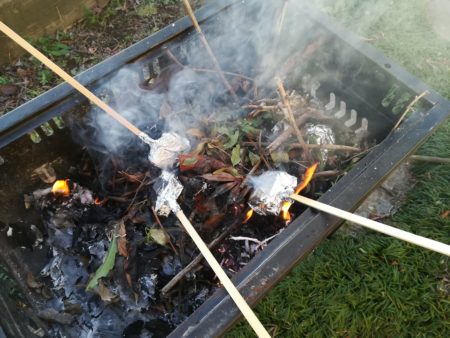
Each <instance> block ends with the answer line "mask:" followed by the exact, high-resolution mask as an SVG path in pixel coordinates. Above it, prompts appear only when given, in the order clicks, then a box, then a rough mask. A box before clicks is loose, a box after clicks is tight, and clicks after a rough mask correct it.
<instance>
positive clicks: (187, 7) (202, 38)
mask: <svg viewBox="0 0 450 338" xmlns="http://www.w3.org/2000/svg"><path fill="white" fill-rule="evenodd" d="M183 5H184V8H185V10H186V13H187V14H188V16H189V18H190V19H191V21H192V24H193V25H194V28H195V30H196V31H197V33H198V35H199V36H200V41H201V42H202V44H203V46H204V47H205V49H206V51H207V52H208V54H209V57H210V58H211V60H212V62H213V65H214V68H216V71H217V74H219V77H220V79H221V80H222V82H223V84H224V85H225V88H227V90H228V91H229V92H230V94H231V95H232V96H233V98H234V99H235V100H236V101H238V100H239V98H238V97H237V95H236V93H235V92H234V90H233V87H231V85H230V83H229V82H228V80H227V79H226V78H225V75H224V73H223V71H222V68H221V67H220V64H219V61H217V58H216V56H215V55H214V52H213V51H212V49H211V47H210V45H209V43H208V40H206V36H205V34H203V31H202V29H201V28H200V25H199V24H198V21H197V18H196V17H195V14H194V11H193V10H192V7H191V4H190V2H189V0H183Z"/></svg>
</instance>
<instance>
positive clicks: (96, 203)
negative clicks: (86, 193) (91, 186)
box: [94, 197, 102, 205]
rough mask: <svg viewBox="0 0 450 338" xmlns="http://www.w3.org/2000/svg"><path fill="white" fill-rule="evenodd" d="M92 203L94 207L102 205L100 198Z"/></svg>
mask: <svg viewBox="0 0 450 338" xmlns="http://www.w3.org/2000/svg"><path fill="white" fill-rule="evenodd" d="M94 203H95V205H100V204H102V201H101V199H100V198H98V197H96V198H95V200H94Z"/></svg>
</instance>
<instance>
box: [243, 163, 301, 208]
mask: <svg viewBox="0 0 450 338" xmlns="http://www.w3.org/2000/svg"><path fill="white" fill-rule="evenodd" d="M249 183H250V184H251V185H252V186H253V192H252V194H251V196H250V198H249V200H248V205H249V206H250V207H251V208H252V209H253V210H255V212H257V213H258V214H260V215H269V214H272V215H278V214H279V213H280V211H281V205H282V203H283V202H284V201H286V200H288V199H289V196H290V195H291V194H293V193H294V190H295V187H296V186H297V178H296V177H294V176H292V175H289V174H288V173H286V172H284V171H266V172H265V173H264V174H262V175H260V176H252V177H249Z"/></svg>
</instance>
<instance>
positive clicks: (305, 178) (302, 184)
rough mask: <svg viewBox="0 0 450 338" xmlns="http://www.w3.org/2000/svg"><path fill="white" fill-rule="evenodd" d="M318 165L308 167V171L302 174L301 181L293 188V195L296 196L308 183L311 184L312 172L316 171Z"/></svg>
mask: <svg viewBox="0 0 450 338" xmlns="http://www.w3.org/2000/svg"><path fill="white" fill-rule="evenodd" d="M318 164H319V163H317V162H316V163H314V164H313V165H312V166H310V167H309V168H308V169H306V171H305V173H304V174H303V180H302V181H301V182H300V184H299V185H298V186H297V188H295V192H294V193H295V194H296V195H298V194H300V192H301V191H302V190H303V189H305V188H306V187H307V186H308V184H309V182H311V180H312V178H313V175H314V172H315V171H316V169H317V166H318Z"/></svg>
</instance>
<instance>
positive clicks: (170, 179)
mask: <svg viewBox="0 0 450 338" xmlns="http://www.w3.org/2000/svg"><path fill="white" fill-rule="evenodd" d="M153 189H154V190H155V192H156V194H157V199H156V203H155V209H156V212H157V213H158V214H159V215H161V216H166V217H167V216H169V214H170V212H171V211H173V212H177V211H178V209H179V208H180V207H179V205H178V202H177V199H178V197H179V196H180V195H181V192H182V191H183V185H182V184H181V182H180V181H179V180H178V178H177V177H176V176H175V174H174V173H172V172H170V171H167V170H163V171H162V173H161V176H160V177H159V178H158V180H157V181H156V182H155V184H154V185H153Z"/></svg>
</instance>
